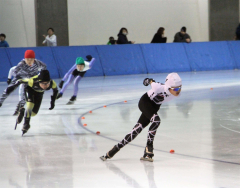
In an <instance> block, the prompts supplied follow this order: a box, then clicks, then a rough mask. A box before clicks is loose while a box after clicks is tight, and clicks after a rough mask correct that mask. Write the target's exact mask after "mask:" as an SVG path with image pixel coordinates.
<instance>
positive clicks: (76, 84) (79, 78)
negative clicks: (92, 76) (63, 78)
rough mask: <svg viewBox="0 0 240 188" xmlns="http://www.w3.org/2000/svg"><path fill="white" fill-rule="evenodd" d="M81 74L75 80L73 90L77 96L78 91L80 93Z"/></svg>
mask: <svg viewBox="0 0 240 188" xmlns="http://www.w3.org/2000/svg"><path fill="white" fill-rule="evenodd" d="M81 78H82V77H81V76H77V77H76V78H75V80H74V92H73V96H75V97H77V93H78V83H79V81H80V80H81Z"/></svg>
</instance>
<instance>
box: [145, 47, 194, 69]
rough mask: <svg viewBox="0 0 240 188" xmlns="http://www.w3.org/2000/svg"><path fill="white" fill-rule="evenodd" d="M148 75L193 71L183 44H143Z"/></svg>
mask: <svg viewBox="0 0 240 188" xmlns="http://www.w3.org/2000/svg"><path fill="white" fill-rule="evenodd" d="M141 48H142V53H143V56H144V59H145V63H146V66H147V70H148V73H160V72H183V71H185V72H187V71H191V68H190V65H189V61H188V58H187V55H186V52H185V49H184V46H183V44H182V43H170V44H142V45H141Z"/></svg>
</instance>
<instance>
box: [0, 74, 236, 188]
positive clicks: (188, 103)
mask: <svg viewBox="0 0 240 188" xmlns="http://www.w3.org/2000/svg"><path fill="white" fill-rule="evenodd" d="M179 75H180V76H181V78H182V80H183V87H182V93H181V96H180V97H178V98H177V99H176V100H173V101H171V102H169V103H168V104H164V105H162V106H161V109H160V111H159V114H160V117H161V125H160V127H159V129H158V131H157V134H156V137H155V141H154V154H155V156H154V162H153V163H150V162H147V161H140V157H141V156H142V155H143V151H144V147H145V145H146V140H147V130H148V127H147V128H146V129H145V130H143V131H142V132H141V134H139V135H138V137H137V138H136V139H135V140H134V141H133V142H132V143H131V144H129V145H127V146H125V147H124V148H122V149H121V150H120V151H119V152H118V153H117V154H116V155H115V156H114V157H113V158H112V159H110V160H108V161H105V162H103V161H101V160H100V159H99V157H100V156H102V155H104V154H105V153H106V152H107V151H108V150H110V149H111V148H112V147H113V146H114V145H115V144H117V143H118V142H119V141H120V140H122V139H123V138H124V136H125V135H126V134H127V133H128V132H130V131H131V129H132V128H133V126H134V125H135V124H136V122H137V120H138V118H139V116H140V114H141V113H140V111H139V109H138V100H139V99H140V97H141V96H142V95H143V94H144V93H145V92H146V91H148V90H149V89H150V86H149V87H144V86H143V84H142V81H143V79H144V78H146V77H149V78H154V79H155V80H156V81H158V82H164V80H165V77H166V76H167V73H162V74H151V75H131V76H111V77H85V78H84V79H82V80H81V81H80V83H79V95H78V98H77V101H76V102H75V104H74V105H66V103H67V102H68V100H69V99H70V97H71V95H72V93H73V91H72V88H73V87H72V86H70V87H69V88H68V90H66V92H65V93H64V95H63V98H61V99H60V100H58V101H56V106H55V108H54V110H52V111H50V110H48V108H49V107H50V95H51V92H50V91H48V92H46V93H45V95H44V99H43V103H42V106H41V109H40V111H39V114H38V115H37V116H36V117H32V119H31V123H30V124H31V128H30V129H29V131H28V133H27V134H26V135H24V136H23V137H22V136H21V128H22V124H21V125H18V127H17V130H14V125H15V119H16V117H15V116H12V114H13V112H14V110H15V106H16V104H17V102H18V94H17V91H15V92H14V93H13V94H12V95H10V96H9V98H7V100H6V101H5V102H4V104H3V106H2V107H1V108H0V122H1V134H0V187H3V188H8V187H16V188H20V187H22V188H25V187H27V188H30V187H31V188H33V187H34V188H40V187H41V188H43V187H44V188H47V187H49V188H63V187H64V188H65V187H66V188H72V187H77V188H79V187H83V188H90V187H93V188H95V187H96V188H98V187H103V188H112V187H114V188H118V187H119V188H122V187H123V188H128V187H143V188H145V187H146V188H148V187H149V188H156V187H158V188H160V187H161V188H162V187H163V188H165V187H166V188H172V187H173V188H175V187H176V188H179V187H184V188H193V187H194V188H239V187H240V147H239V146H240V102H239V100H240V71H238V70H234V71H212V72H197V73H195V72H188V73H179ZM56 82H57V83H59V80H56ZM6 86H7V84H6V83H5V82H4V83H3V82H2V83H0V91H1V92H2V91H3V90H4V89H5V88H6ZM211 88H212V89H211ZM124 101H127V102H124ZM104 105H106V106H107V107H105V108H104V107H103V106H104ZM89 111H92V113H89ZM81 117H85V119H81ZM83 124H87V126H83ZM97 131H100V135H97V134H96V132H97ZM171 149H173V150H175V153H174V154H171V153H169V151H170V150H171Z"/></svg>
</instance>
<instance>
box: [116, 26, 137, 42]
mask: <svg viewBox="0 0 240 188" xmlns="http://www.w3.org/2000/svg"><path fill="white" fill-rule="evenodd" d="M127 34H128V30H127V29H126V28H124V27H123V28H121V29H120V31H119V33H118V40H117V44H134V43H135V41H128V39H127Z"/></svg>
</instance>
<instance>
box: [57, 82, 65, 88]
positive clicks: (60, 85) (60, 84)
mask: <svg viewBox="0 0 240 188" xmlns="http://www.w3.org/2000/svg"><path fill="white" fill-rule="evenodd" d="M63 83H64V81H63V80H61V82H60V83H59V84H58V86H59V88H61V89H62V86H63Z"/></svg>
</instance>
